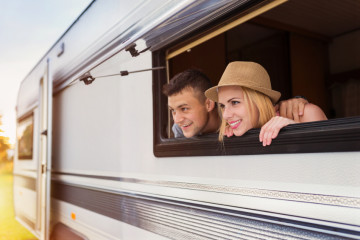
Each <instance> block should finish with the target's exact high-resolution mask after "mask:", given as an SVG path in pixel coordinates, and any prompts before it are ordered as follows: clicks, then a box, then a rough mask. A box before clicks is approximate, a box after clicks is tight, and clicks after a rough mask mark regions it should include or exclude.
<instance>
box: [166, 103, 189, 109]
mask: <svg viewBox="0 0 360 240" xmlns="http://www.w3.org/2000/svg"><path fill="white" fill-rule="evenodd" d="M185 106H189V104H187V103H183V104H180V105H179V106H176V107H175V108H182V107H185ZM168 107H169V109H174V108H172V107H170V106H168Z"/></svg>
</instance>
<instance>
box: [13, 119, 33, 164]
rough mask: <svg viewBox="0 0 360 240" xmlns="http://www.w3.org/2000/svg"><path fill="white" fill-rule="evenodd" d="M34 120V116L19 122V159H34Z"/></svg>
mask: <svg viewBox="0 0 360 240" xmlns="http://www.w3.org/2000/svg"><path fill="white" fill-rule="evenodd" d="M33 119H34V118H33V116H30V117H27V118H25V119H23V120H21V121H20V122H19V125H18V129H17V139H18V158H19V159H32V157H33V134H34V133H33V129H34V120H33Z"/></svg>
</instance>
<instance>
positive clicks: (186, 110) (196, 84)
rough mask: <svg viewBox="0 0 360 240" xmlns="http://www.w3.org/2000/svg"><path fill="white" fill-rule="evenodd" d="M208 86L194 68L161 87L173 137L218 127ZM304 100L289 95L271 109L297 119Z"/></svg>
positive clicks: (208, 81) (188, 135)
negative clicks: (166, 98) (288, 97)
mask: <svg viewBox="0 0 360 240" xmlns="http://www.w3.org/2000/svg"><path fill="white" fill-rule="evenodd" d="M210 87H211V82H210V80H209V78H208V77H207V76H206V75H205V74H203V73H202V72H200V71H198V70H195V69H189V70H185V71H184V72H181V73H179V74H177V75H175V76H174V77H173V78H172V79H171V80H170V82H169V83H168V84H165V85H164V86H163V93H164V94H165V95H166V96H167V97H168V106H169V109H170V111H171V114H172V117H173V119H174V125H173V126H172V131H173V133H174V136H175V138H179V137H186V138H190V137H193V136H198V135H202V134H206V133H214V132H216V131H217V130H218V128H219V126H220V122H221V121H220V117H219V114H218V111H217V107H216V104H215V103H214V102H213V101H211V100H210V99H208V98H206V97H205V94H204V92H205V91H206V90H207V89H209V88H210ZM306 103H308V102H307V101H306V100H305V99H302V98H293V99H290V100H287V101H282V102H281V103H280V107H279V105H277V106H275V108H276V110H280V115H281V116H283V117H287V118H290V119H293V120H295V122H298V121H299V116H302V114H303V112H304V106H305V104H306Z"/></svg>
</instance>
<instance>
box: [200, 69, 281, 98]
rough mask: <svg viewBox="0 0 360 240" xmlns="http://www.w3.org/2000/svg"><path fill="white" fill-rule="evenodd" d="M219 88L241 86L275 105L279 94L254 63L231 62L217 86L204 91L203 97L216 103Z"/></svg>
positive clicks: (266, 75) (264, 72)
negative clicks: (267, 98) (255, 92)
mask: <svg viewBox="0 0 360 240" xmlns="http://www.w3.org/2000/svg"><path fill="white" fill-rule="evenodd" d="M221 86H241V87H247V88H250V89H253V90H256V91H258V92H261V93H263V94H265V95H267V96H269V97H270V99H271V101H272V102H273V103H276V102H277V101H278V100H279V98H280V96H281V93H280V92H277V91H274V90H272V89H271V83H270V77H269V74H268V73H267V72H266V70H265V69H264V68H263V67H262V66H261V65H260V64H258V63H255V62H231V63H229V64H228V65H227V67H226V69H225V71H224V73H223V75H222V76H221V79H220V81H219V83H218V85H217V86H215V87H212V88H209V89H208V90H206V91H205V96H206V97H207V98H209V99H211V100H213V101H214V102H217V101H218V89H219V87H221Z"/></svg>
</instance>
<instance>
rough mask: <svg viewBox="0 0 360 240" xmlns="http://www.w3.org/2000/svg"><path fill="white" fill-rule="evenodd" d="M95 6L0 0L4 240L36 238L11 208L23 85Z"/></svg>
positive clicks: (62, 0)
mask: <svg viewBox="0 0 360 240" xmlns="http://www.w3.org/2000/svg"><path fill="white" fill-rule="evenodd" d="M91 2H92V1H91V0H75V1H72V0H52V1H47V0H33V1H26V0H15V1H0V12H1V14H0V33H1V35H0V53H1V54H0V73H1V77H0V212H1V214H0V240H23V239H24V240H25V239H26V240H30V239H31V240H32V239H36V238H35V237H34V236H33V235H32V234H31V233H30V232H29V231H27V230H26V229H25V228H24V227H22V226H21V225H20V224H19V223H18V222H17V221H16V220H15V218H14V210H13V205H12V204H13V195H12V192H13V189H12V183H13V175H12V166H13V165H12V162H13V157H14V147H15V146H14V143H15V138H16V110H15V106H16V99H17V91H18V89H19V86H20V83H21V81H22V80H23V79H24V78H25V76H26V75H27V74H28V73H29V72H30V71H31V70H32V68H33V67H35V65H36V64H37V62H38V61H39V60H40V59H41V57H42V56H43V55H45V53H46V52H47V51H48V50H49V49H50V47H51V46H52V45H53V44H54V43H55V42H56V40H57V39H59V38H60V36H61V35H62V34H63V33H64V32H65V31H66V30H67V29H68V28H69V27H70V25H71V24H72V23H73V22H74V21H75V20H76V19H77V17H78V16H79V15H80V14H81V13H82V12H83V11H84V10H85V9H86V8H87V6H89V4H90V3H91Z"/></svg>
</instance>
